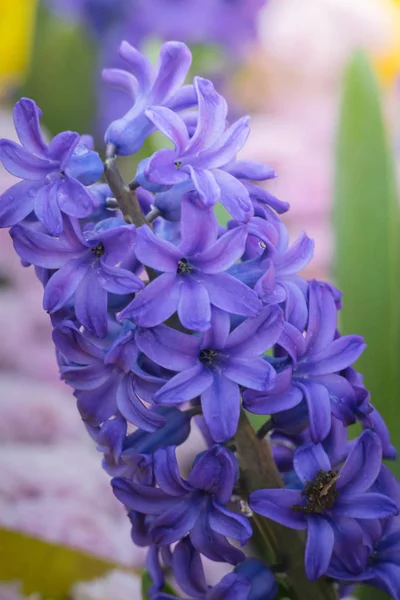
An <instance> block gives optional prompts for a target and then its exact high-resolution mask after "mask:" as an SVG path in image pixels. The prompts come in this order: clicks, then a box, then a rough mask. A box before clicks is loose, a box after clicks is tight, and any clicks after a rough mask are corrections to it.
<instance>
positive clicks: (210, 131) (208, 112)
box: [185, 77, 228, 155]
mask: <svg viewBox="0 0 400 600" xmlns="http://www.w3.org/2000/svg"><path fill="white" fill-rule="evenodd" d="M194 88H195V91H196V94H197V98H198V103H199V116H198V125H197V128H196V131H195V133H194V135H193V137H192V139H191V140H190V143H189V145H188V147H187V150H186V152H185V154H186V155H196V154H198V153H199V152H200V151H201V150H203V149H204V148H208V147H209V146H211V145H212V144H214V142H215V141H217V140H218V138H219V137H220V136H221V135H222V134H223V132H224V130H225V121H226V116H227V113H228V106H227V103H226V101H225V99H224V98H223V97H222V96H220V95H219V94H218V93H217V92H216V91H215V88H214V85H213V84H212V82H211V81H209V80H208V79H203V78H202V77H195V78H194Z"/></svg>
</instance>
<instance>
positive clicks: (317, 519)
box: [249, 430, 399, 581]
mask: <svg viewBox="0 0 400 600" xmlns="http://www.w3.org/2000/svg"><path fill="white" fill-rule="evenodd" d="M381 464H382V445H381V442H380V440H379V437H378V436H377V435H376V434H375V433H373V432H372V431H370V430H367V431H364V433H362V434H361V436H360V437H359V439H358V441H357V443H356V444H355V446H354V447H353V448H352V450H351V451H350V453H349V455H348V457H347V458H346V460H345V462H344V464H343V466H342V467H341V468H340V469H333V468H332V465H331V462H330V460H329V457H328V455H327V454H326V452H325V451H324V449H323V447H322V446H321V444H317V445H313V444H308V445H305V446H302V447H300V448H299V449H298V450H297V451H296V453H295V456H294V469H295V472H296V474H297V477H298V478H299V479H300V481H301V483H302V486H303V489H302V490H301V491H300V490H296V489H276V490H268V489H264V490H257V491H256V492H253V493H252V494H250V497H249V506H250V507H251V509H252V510H254V511H255V512H256V513H259V514H261V515H263V516H264V517H267V518H269V519H272V520H273V521H277V522H278V523H281V524H282V525H285V526H286V527H290V528H292V529H307V544H306V552H305V566H306V573H307V577H308V578H309V579H310V580H312V581H314V580H315V579H318V577H321V576H322V575H323V574H324V573H326V571H327V569H328V567H329V563H330V561H331V557H332V552H333V546H334V542H335V532H336V534H337V535H339V534H338V533H337V530H336V531H335V523H336V522H337V521H338V520H340V519H341V518H342V517H346V518H350V519H361V520H363V519H380V518H384V517H388V516H390V515H396V514H398V512H399V511H398V507H397V504H396V502H394V501H393V500H392V499H391V498H389V497H388V496H386V495H384V494H380V493H377V492H373V491H372V492H370V491H368V490H369V489H370V488H371V487H372V486H373V484H374V482H375V480H376V479H377V477H378V475H379V472H380V469H381ZM339 529H340V528H339Z"/></svg>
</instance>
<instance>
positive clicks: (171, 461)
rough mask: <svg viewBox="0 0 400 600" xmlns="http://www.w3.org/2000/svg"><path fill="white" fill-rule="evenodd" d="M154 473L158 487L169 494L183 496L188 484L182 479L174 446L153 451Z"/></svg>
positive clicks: (188, 489) (188, 488)
mask: <svg viewBox="0 0 400 600" xmlns="http://www.w3.org/2000/svg"><path fill="white" fill-rule="evenodd" d="M154 475H155V477H156V481H157V483H158V485H159V487H160V488H161V489H162V490H164V491H165V492H168V494H171V496H183V495H185V494H186V492H188V491H190V489H191V488H190V486H189V485H187V484H186V482H185V481H184V480H183V479H182V477H181V476H180V473H179V467H178V462H177V460H176V455H175V448H173V447H171V446H170V447H167V448H160V449H159V450H157V451H156V452H155V453H154Z"/></svg>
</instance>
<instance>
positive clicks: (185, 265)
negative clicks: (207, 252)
mask: <svg viewBox="0 0 400 600" xmlns="http://www.w3.org/2000/svg"><path fill="white" fill-rule="evenodd" d="M192 269H193V267H192V265H190V264H189V261H188V259H187V258H181V260H178V268H177V270H176V272H177V273H178V275H186V274H187V273H190V272H191V270H192Z"/></svg>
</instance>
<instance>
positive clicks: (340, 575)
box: [328, 465, 400, 600]
mask: <svg viewBox="0 0 400 600" xmlns="http://www.w3.org/2000/svg"><path fill="white" fill-rule="evenodd" d="M372 490H373V491H375V492H379V493H381V494H385V495H387V496H389V497H391V498H392V499H393V500H394V501H395V502H396V504H397V506H400V485H399V482H398V481H397V479H396V477H395V476H394V475H393V474H392V473H391V472H390V471H389V469H388V468H387V467H386V466H384V465H382V468H381V471H380V473H379V476H378V478H377V480H376V481H375V483H374V485H373V487H372ZM360 525H362V527H360V526H359V527H358V530H357V528H354V527H353V529H350V528H348V527H347V531H346V530H345V533H346V534H347V537H345V538H344V540H343V543H341V544H336V545H335V548H334V554H333V557H332V561H331V564H330V567H329V570H328V575H329V576H330V577H334V578H337V579H339V580H342V581H344V582H346V581H349V582H360V583H361V582H365V583H368V584H369V585H373V586H375V587H377V588H379V589H381V590H383V591H385V592H386V593H388V594H389V595H390V597H391V598H394V599H395V600H399V599H400V521H399V517H398V516H396V517H389V518H388V519H380V520H375V521H371V522H369V521H368V522H366V521H363V522H360Z"/></svg>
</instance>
